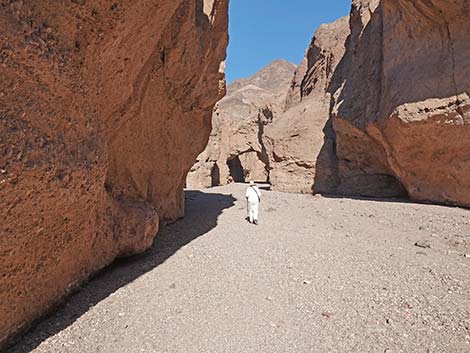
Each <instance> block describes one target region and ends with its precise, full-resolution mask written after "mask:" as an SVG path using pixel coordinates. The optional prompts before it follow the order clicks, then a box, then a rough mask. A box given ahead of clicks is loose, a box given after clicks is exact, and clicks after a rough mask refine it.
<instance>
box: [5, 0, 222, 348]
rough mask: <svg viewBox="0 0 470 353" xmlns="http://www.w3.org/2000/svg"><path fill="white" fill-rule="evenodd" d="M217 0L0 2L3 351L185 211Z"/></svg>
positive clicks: (213, 49)
mask: <svg viewBox="0 0 470 353" xmlns="http://www.w3.org/2000/svg"><path fill="white" fill-rule="evenodd" d="M227 13H228V1H226V0H212V1H207V0H206V1H202V0H189V1H183V0H176V1H166V0H165V1H153V0H138V1H131V0H123V1H119V2H115V1H111V0H87V1H80V0H72V1H66V2H64V1H61V2H57V1H52V0H36V1H1V2H0V66H1V80H0V136H1V138H0V147H1V148H0V152H1V153H0V169H1V170H0V199H1V200H2V207H1V208H0V215H1V217H0V218H1V219H2V224H1V225H0V230H1V231H0V234H1V236H0V275H1V281H0V317H1V320H0V346H1V345H3V344H4V343H5V342H6V340H7V339H8V338H9V337H11V336H12V335H14V334H15V333H17V332H19V330H21V329H23V328H25V327H26V326H27V325H28V324H29V323H30V322H31V321H32V320H34V319H36V318H37V317H38V316H40V315H41V314H42V313H44V312H45V311H46V310H47V309H49V308H50V307H52V306H53V305H55V304H57V303H58V302H59V301H60V300H61V299H62V298H63V297H64V296H66V295H67V294H68V293H69V292H70V291H71V290H73V289H75V288H76V287H77V286H78V285H80V283H81V282H82V281H83V280H85V279H86V278H87V277H89V275H90V274H92V273H94V272H96V271H97V270H99V269H101V268H103V267H104V266H106V265H107V264H109V263H110V262H111V261H113V259H115V258H116V257H118V256H125V255H131V254H134V253H139V252H142V251H144V250H145V249H147V248H148V247H150V246H151V244H152V241H153V238H154V236H155V235H156V233H157V231H158V228H159V223H160V222H169V221H173V220H175V219H177V218H179V217H181V216H182V215H183V212H184V210H183V206H184V205H183V199H184V198H183V187H184V183H185V178H186V174H187V172H188V170H189V169H190V168H191V166H192V165H193V163H194V161H195V159H196V157H197V155H198V154H199V153H200V152H201V151H202V150H203V149H204V146H205V145H206V144H207V141H208V137H209V133H210V129H211V114H212V108H213V106H214V104H215V103H216V101H217V100H219V99H220V98H221V97H222V96H223V94H224V91H225V88H224V74H223V72H221V68H223V61H224V60H225V51H226V45H227V41H228V35H227V16H228V15H227Z"/></svg>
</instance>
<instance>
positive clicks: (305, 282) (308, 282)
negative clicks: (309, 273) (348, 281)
mask: <svg viewBox="0 0 470 353" xmlns="http://www.w3.org/2000/svg"><path fill="white" fill-rule="evenodd" d="M310 283H312V282H310V281H307V280H306V279H304V281H303V284H310Z"/></svg>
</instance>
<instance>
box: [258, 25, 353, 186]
mask: <svg viewBox="0 0 470 353" xmlns="http://www.w3.org/2000/svg"><path fill="white" fill-rule="evenodd" d="M348 35H349V21H348V18H347V17H344V18H341V19H339V20H337V21H335V22H333V23H331V24H327V25H322V26H321V27H320V28H319V29H318V30H317V31H316V33H315V36H314V38H313V40H312V43H311V45H310V48H309V49H308V50H307V53H306V56H305V58H304V60H303V62H302V63H301V65H299V67H298V68H297V71H296V72H295V75H294V79H293V81H292V84H291V89H290V90H289V92H288V95H287V100H286V112H285V113H284V114H282V115H280V116H279V117H277V118H276V119H274V121H273V122H272V123H271V124H269V125H268V126H267V127H266V129H265V134H264V141H265V145H266V149H267V150H268V155H269V157H270V163H269V167H270V170H269V173H270V181H271V183H272V186H273V188H274V189H276V190H281V191H287V192H303V193H311V192H312V191H316V192H317V191H323V190H324V189H327V187H328V186H329V185H330V184H332V183H333V177H332V166H331V160H332V159H333V158H334V150H333V148H332V146H333V141H332V140H331V139H328V138H325V135H324V130H325V131H326V129H327V128H326V127H325V126H326V123H327V121H328V119H329V117H330V116H329V114H330V100H331V97H330V94H329V93H328V92H327V91H328V86H329V84H330V80H331V78H332V76H333V73H334V72H335V69H336V66H337V65H338V63H339V62H340V60H341V59H342V57H343V54H344V51H345V42H346V38H347V37H348ZM328 128H329V129H331V127H328ZM314 184H315V185H314Z"/></svg>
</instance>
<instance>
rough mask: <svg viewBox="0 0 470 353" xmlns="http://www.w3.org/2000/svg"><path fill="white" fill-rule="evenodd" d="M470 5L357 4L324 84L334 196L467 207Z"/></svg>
mask: <svg viewBox="0 0 470 353" xmlns="http://www.w3.org/2000/svg"><path fill="white" fill-rule="evenodd" d="M469 15H470V3H469V2H468V1H465V0H455V1H451V2H441V1H411V0H400V1H394V0H382V1H354V3H353V11H352V14H351V31H352V34H351V36H350V38H349V39H348V43H347V51H346V54H345V56H344V58H343V60H342V63H341V64H340V65H341V67H342V71H338V73H337V75H336V76H335V78H334V80H333V84H332V86H331V87H330V91H331V92H334V97H335V99H334V102H333V106H334V108H333V111H332V119H333V125H334V130H335V133H336V151H337V159H338V164H337V171H338V179H339V184H338V188H337V190H336V191H337V192H339V193H346V194H362V195H373V196H390V195H402V194H404V193H405V190H406V193H408V194H409V196H410V197H411V198H412V199H414V200H420V201H428V202H439V203H450V204H458V205H463V206H470V198H469V196H468V195H469V191H470V190H469V188H470V186H469V182H468V181H469V178H470V164H469V163H468V157H467V156H468V154H469V153H470V143H469V142H468V136H470V124H469V123H470V99H469V91H470V83H469V81H468V79H467V78H468V77H469V76H470V60H469V58H470V45H469V44H468V38H469V36H470V26H469V25H468V17H469Z"/></svg>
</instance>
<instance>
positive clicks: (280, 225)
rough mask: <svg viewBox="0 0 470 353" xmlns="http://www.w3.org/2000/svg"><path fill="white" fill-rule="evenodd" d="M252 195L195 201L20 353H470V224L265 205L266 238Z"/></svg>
mask: <svg viewBox="0 0 470 353" xmlns="http://www.w3.org/2000/svg"><path fill="white" fill-rule="evenodd" d="M244 188H245V187H244V186H243V185H232V186H229V187H221V188H216V189H213V190H210V191H207V192H206V191H204V192H198V191H195V192H189V193H188V194H187V217H186V218H185V219H184V220H182V221H180V222H178V223H176V224H174V225H171V226H169V227H167V228H165V229H164V230H163V231H162V233H161V234H160V236H159V237H158V239H157V241H156V244H155V246H154V248H153V249H152V250H151V251H150V252H148V253H147V254H146V255H144V256H141V257H138V258H134V259H131V260H126V261H122V262H120V263H117V264H116V265H114V266H113V267H112V268H111V269H109V270H107V271H106V272H105V273H103V274H102V275H100V276H99V277H98V278H97V279H95V280H93V281H92V282H91V283H90V284H88V285H87V286H86V287H85V288H84V289H83V290H82V291H81V292H80V293H78V294H77V295H75V296H74V297H73V298H72V299H71V300H70V301H69V302H68V303H67V304H66V305H65V306H64V307H63V308H62V309H61V310H59V311H58V312H57V313H56V314H55V315H53V316H52V317H51V318H49V319H47V320H46V321H43V322H42V323H41V324H40V325H38V327H37V328H36V330H34V331H33V332H32V333H31V334H30V335H28V336H27V337H25V339H24V340H22V341H21V342H20V343H19V344H18V345H17V346H16V347H14V349H12V350H11V352H12V353H19V352H44V353H46V352H47V353H55V352H61V353H95V352H96V353H98V352H100V353H107V352H110V353H111V352H116V353H118V352H119V353H121V352H123V353H137V352H139V353H140V352H145V353H152V352H155V353H157V352H158V353H186V352H188V353H189V352H191V353H192V352H194V353H196V352H197V353H205V352H208V353H209V352H217V353H218V352H227V353H237V352H240V353H242V352H243V353H250V352H256V353H262V352H269V353H273V352H279V353H281V352H282V353H284V352H292V353H303V352H305V353H307V352H308V353H310V352H389V353H391V352H470V258H466V257H465V256H464V255H465V254H467V253H470V212H469V211H467V210H462V209H457V208H446V207H440V206H429V205H417V204H408V203H401V202H379V201H370V200H351V199H329V198H321V197H311V196H302V195H289V194H281V193H274V192H269V193H267V192H265V193H264V200H263V204H262V213H261V217H262V218H261V224H260V225H259V226H258V227H255V226H252V225H250V224H248V223H247V222H246V221H244V217H245V205H244V202H243V199H244ZM231 194H232V195H233V196H231ZM416 242H424V243H423V244H421V245H422V246H427V245H430V248H421V247H417V246H416V245H415V243H416ZM426 243H427V244H426Z"/></svg>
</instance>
